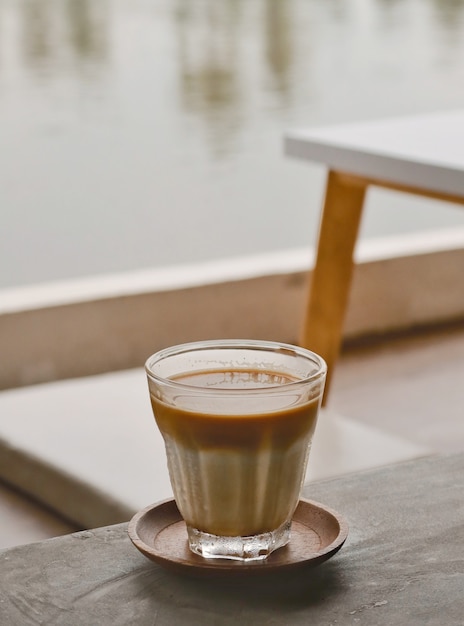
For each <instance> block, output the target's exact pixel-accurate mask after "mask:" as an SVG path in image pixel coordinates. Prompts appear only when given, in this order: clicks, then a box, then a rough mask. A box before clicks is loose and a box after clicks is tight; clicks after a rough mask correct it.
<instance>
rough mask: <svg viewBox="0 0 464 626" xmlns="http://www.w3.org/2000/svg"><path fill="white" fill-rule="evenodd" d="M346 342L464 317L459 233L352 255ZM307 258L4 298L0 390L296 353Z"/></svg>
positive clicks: (386, 243)
mask: <svg viewBox="0 0 464 626" xmlns="http://www.w3.org/2000/svg"><path fill="white" fill-rule="evenodd" d="M356 256H357V265H356V270H355V276H354V282H353V288H352V293H351V300H350V305H349V310H348V314H347V319H346V328H345V336H346V338H353V337H359V336H363V335H370V334H376V333H385V332H390V331H397V330H402V329H407V328H412V327H417V326H420V325H429V324H433V323H439V322H446V321H447V320H455V319H458V318H464V286H463V278H462V277H463V276H464V230H454V231H446V232H441V233H440V232H438V233H432V234H427V233H426V234H422V235H415V236H411V235H409V236H407V237H396V238H389V239H388V240H371V241H369V242H366V243H365V244H361V245H360V248H359V250H358V252H357V255H356ZM311 266H312V254H311V252H308V251H307V250H296V251H290V252H282V253H276V254H272V255H260V256H257V257H252V258H245V259H244V258H241V259H236V260H232V261H227V260H223V261H217V262H214V263H207V264H201V265H195V266H189V267H179V268H168V269H164V270H150V271H140V272H133V273H128V274H124V275H118V276H108V277H95V278H90V279H88V280H83V281H69V282H67V283H55V284H50V285H38V286H34V287H29V288H18V289H11V290H4V291H3V292H0V351H1V356H0V388H2V389H6V388H11V387H19V386H23V385H30V384H35V383H41V382H46V381H51V380H58V379H63V378H71V377H79V376H85V375H90V374H96V373H100V372H106V371H113V370H118V369H126V368H130V367H136V366H140V365H142V364H143V363H144V361H145V359H146V358H147V357H148V356H149V355H150V354H151V353H153V352H155V351H156V350H158V349H160V348H163V347H166V346H168V345H172V344H176V343H181V342H184V341H192V340H198V339H208V338H218V337H223V338H227V337H230V338H232V337H237V338H260V339H273V340H281V341H286V342H290V343H297V342H298V337H299V333H300V328H301V326H302V319H303V315H304V309H305V303H306V295H307V289H308V284H309V282H310V279H311V271H310V268H311Z"/></svg>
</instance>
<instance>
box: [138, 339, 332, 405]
mask: <svg viewBox="0 0 464 626" xmlns="http://www.w3.org/2000/svg"><path fill="white" fill-rule="evenodd" d="M214 349H217V350H221V349H224V350H227V349H236V350H238V349H245V350H258V349H263V350H266V351H268V352H279V351H280V352H283V351H285V352H287V353H291V354H292V355H294V356H299V357H303V358H305V359H306V360H308V361H311V362H312V363H313V364H315V365H316V367H317V369H316V371H314V372H313V373H311V374H310V375H309V376H306V377H304V378H299V379H298V380H294V381H291V382H288V383H282V384H276V385H266V386H263V387H253V388H250V389H243V388H241V389H233V388H224V387H223V388H219V389H218V388H215V389H214V388H211V387H208V386H206V385H189V384H187V383H181V382H178V381H176V380H173V379H172V378H167V377H164V376H159V375H158V374H155V373H154V372H153V371H152V369H151V367H152V365H155V364H156V363H159V362H160V361H163V360H164V359H167V358H169V357H171V356H176V355H181V354H187V353H189V352H202V351H203V350H214ZM144 367H145V372H146V374H147V376H148V378H150V379H151V380H153V381H154V382H156V383H160V384H163V385H165V386H166V385H168V386H170V387H174V388H177V389H179V390H181V389H183V390H189V391H190V392H192V391H196V392H198V393H201V392H205V391H207V392H208V393H211V394H219V395H225V394H226V393H233V394H235V393H237V394H241V395H248V394H256V393H269V392H274V391H277V390H279V391H284V390H286V389H295V388H296V387H299V386H304V385H308V384H309V383H314V382H317V381H318V380H320V379H321V378H323V377H324V376H325V375H326V374H327V364H326V362H325V361H324V359H323V358H322V357H321V356H319V355H318V354H317V353H316V352H312V351H311V350H308V349H307V348H303V347H301V346H296V345H293V344H290V343H284V342H280V341H268V340H262V341H261V340H259V339H208V340H204V341H191V342H187V343H181V344H178V345H174V346H171V347H169V348H163V349H161V350H159V351H157V352H155V353H153V354H152V355H151V356H149V357H148V359H147V360H146V361H145V366H144ZM179 373H180V372H179Z"/></svg>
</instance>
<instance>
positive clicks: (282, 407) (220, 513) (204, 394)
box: [145, 340, 326, 561]
mask: <svg viewBox="0 0 464 626" xmlns="http://www.w3.org/2000/svg"><path fill="white" fill-rule="evenodd" d="M145 367H146V372H147V376H148V385H149V389H150V397H151V403H152V407H153V413H154V416H155V419H156V423H157V425H158V427H159V429H160V431H161V434H162V435H163V438H164V441H165V446H166V454H167V461H168V469H169V475H170V479H171V484H172V488H173V492H174V498H175V501H176V504H177V506H178V508H179V511H180V513H181V515H182V517H183V518H184V520H185V523H186V526H187V534H188V541H189V546H190V549H191V550H192V551H193V552H195V553H196V554H199V555H201V556H203V557H205V558H223V559H224V558H226V559H237V560H241V561H251V560H256V559H265V558H266V557H267V556H268V555H269V554H271V553H272V552H273V551H274V550H277V549H278V548H280V547H282V546H284V545H286V544H287V543H288V541H289V539H290V526H291V520H292V515H293V513H294V511H295V508H296V506H297V504H298V500H299V497H300V491H301V488H302V485H303V481H304V477H305V473H306V464H307V460H308V454H309V449H310V447H311V441H312V437H313V433H314V429H315V427H316V420H317V415H318V411H319V406H320V402H321V398H322V393H323V388H324V382H325V375H326V365H325V363H324V361H323V359H321V357H319V356H318V355H316V354H314V353H312V352H310V351H309V350H305V349H303V348H299V347H296V346H291V345H287V344H281V343H274V342H266V341H248V340H247V341H242V340H223V341H219V340H218V341H204V342H196V343H190V344H184V345H180V346H175V347H172V348H168V349H166V350H162V351H160V352H158V353H156V354H154V355H153V356H151V357H150V358H149V359H148V360H147V362H146V366H145Z"/></svg>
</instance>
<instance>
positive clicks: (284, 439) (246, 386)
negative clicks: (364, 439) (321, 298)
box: [151, 370, 319, 449]
mask: <svg viewBox="0 0 464 626" xmlns="http://www.w3.org/2000/svg"><path fill="white" fill-rule="evenodd" d="M173 380H175V381H176V382H179V383H182V384H184V385H189V386H192V387H197V388H198V387H207V388H210V389H223V390H230V391H231V394H230V395H229V396H228V398H227V408H226V409H225V406H224V402H222V401H220V400H215V399H214V398H211V399H208V400H207V401H206V400H202V401H201V402H202V403H203V404H201V405H200V403H199V402H198V401H197V400H194V403H195V405H197V406H201V407H202V410H201V409H199V410H195V411H193V410H191V409H188V408H184V406H188V405H189V404H190V402H189V393H188V390H186V389H185V388H184V389H183V390H182V391H179V392H178V398H177V400H176V404H177V406H171V405H168V404H166V403H165V402H162V401H160V400H159V399H157V398H155V397H154V396H152V397H151V401H152V406H153V412H154V415H155V418H156V421H157V423H158V426H159V428H160V430H161V432H162V433H165V434H167V435H169V436H170V437H172V438H174V439H175V440H177V441H179V442H181V443H182V444H183V445H185V446H188V447H192V446H194V447H199V448H221V447H227V448H235V447H240V448H244V449H246V448H248V449H256V448H257V447H260V446H261V445H262V443H263V442H266V445H271V446H272V447H276V448H286V447H288V446H289V445H291V444H292V443H293V442H294V441H296V440H297V439H299V438H300V437H302V436H305V435H307V434H308V431H310V432H312V431H313V430H314V428H315V424H316V418H317V411H318V405H319V400H318V399H315V400H311V401H306V402H301V399H300V398H299V394H300V393H301V392H300V391H299V390H298V389H295V391H294V392H293V393H292V394H290V395H288V392H287V391H285V396H284V395H283V393H276V394H274V397H272V394H266V397H265V398H263V399H262V400H260V398H259V396H256V398H254V399H253V411H252V412H251V411H250V410H249V409H248V410H247V409H246V408H245V410H244V407H245V406H246V405H245V404H244V402H243V399H242V398H240V397H239V392H240V390H250V389H257V388H262V387H263V386H267V387H269V388H270V387H276V386H279V385H283V384H287V383H291V382H296V379H292V378H290V377H289V376H287V375H285V374H281V373H279V372H272V371H271V372H269V371H261V370H229V371H225V372H224V371H211V372H198V373H197V372H195V373H194V374H186V375H181V376H177V377H176V378H175V379H173ZM234 394H237V395H236V396H234ZM260 402H261V403H262V404H264V403H265V406H266V409H265V411H264V410H261V411H260ZM298 402H299V404H297V403H298ZM182 405H184V406H182ZM282 405H283V406H284V408H278V407H282ZM285 405H290V406H288V407H286V406H285ZM292 405H293V406H292ZM234 406H235V407H236V408H235V411H234ZM215 410H216V412H215ZM226 413H227V414H226Z"/></svg>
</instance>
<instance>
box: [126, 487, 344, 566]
mask: <svg viewBox="0 0 464 626" xmlns="http://www.w3.org/2000/svg"><path fill="white" fill-rule="evenodd" d="M128 533H129V537H130V539H131V541H132V543H133V544H134V545H135V547H136V548H137V549H138V550H140V552H141V553H142V554H144V555H145V556H146V557H147V558H149V559H151V560H152V561H155V562H156V563H159V564H160V565H162V566H164V567H166V568H169V569H171V570H175V571H178V572H182V573H187V574H188V573H191V574H195V575H208V574H209V575H217V574H221V573H222V574H227V575H230V574H236V573H240V574H244V573H248V574H265V573H271V572H276V571H281V570H284V571H287V570H295V569H299V568H303V567H313V566H315V565H319V564H320V563H322V562H323V561H326V560H327V559H330V557H332V556H333V555H334V554H335V553H336V552H338V550H340V548H341V547H342V545H343V544H344V542H345V539H346V537H347V535H348V524H347V523H346V521H345V520H344V519H343V518H342V517H341V515H339V514H338V513H337V512H335V511H333V510H332V509H329V508H328V507H326V506H325V505H323V504H319V503H317V502H312V501H310V500H303V499H302V500H300V502H299V503H298V506H297V508H296V511H295V514H294V516H293V521H292V535H291V539H290V543H289V544H287V545H286V546H285V547H283V548H279V549H278V550H276V551H275V552H273V553H272V554H271V555H270V556H269V557H268V558H267V559H266V560H264V561H252V562H250V563H244V562H242V561H231V560H226V559H210V560H209V559H204V558H203V557H201V556H198V555H196V554H194V553H193V552H191V551H190V549H189V547H188V542H187V530H186V528H185V522H184V520H183V519H182V517H181V515H180V513H179V509H178V508H177V506H176V503H175V501H174V500H164V501H163V502H159V503H157V504H151V505H149V506H147V507H146V508H144V509H142V510H141V511H139V512H138V513H136V514H135V515H134V517H133V518H132V519H131V521H130V522H129V527H128Z"/></svg>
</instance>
